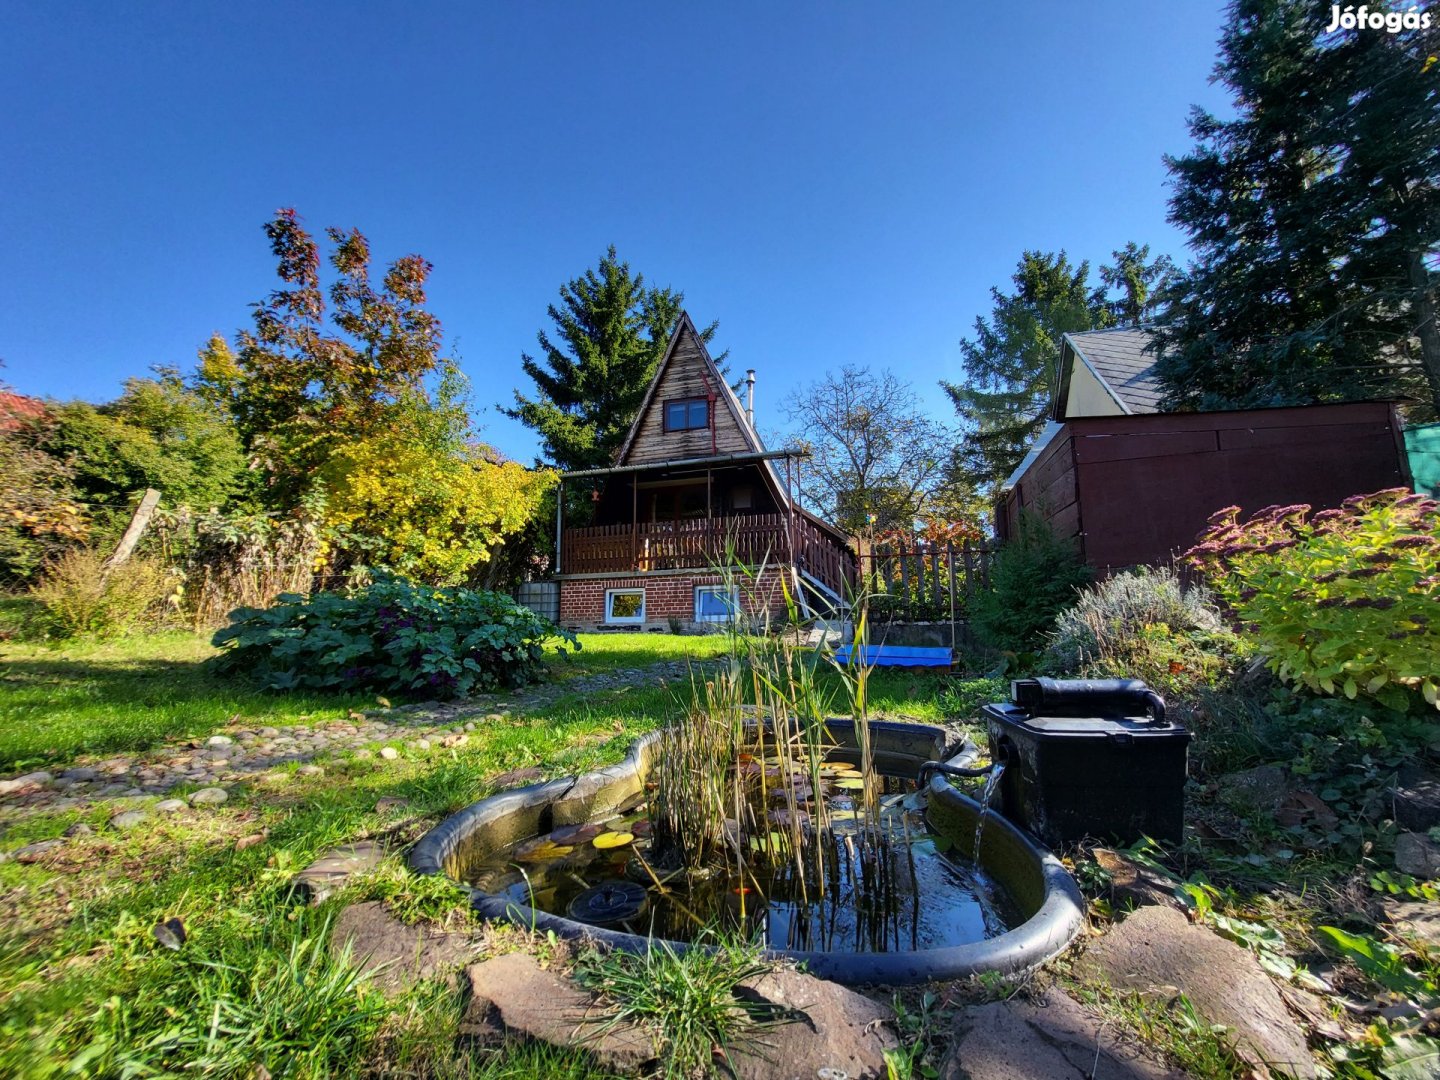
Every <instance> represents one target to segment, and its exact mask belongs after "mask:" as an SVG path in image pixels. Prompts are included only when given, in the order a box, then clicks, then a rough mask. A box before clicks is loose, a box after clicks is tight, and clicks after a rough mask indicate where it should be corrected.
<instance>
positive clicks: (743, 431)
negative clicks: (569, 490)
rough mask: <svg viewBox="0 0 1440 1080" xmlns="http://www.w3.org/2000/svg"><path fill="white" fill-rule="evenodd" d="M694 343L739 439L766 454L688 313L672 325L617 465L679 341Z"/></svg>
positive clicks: (631, 446)
mask: <svg viewBox="0 0 1440 1080" xmlns="http://www.w3.org/2000/svg"><path fill="white" fill-rule="evenodd" d="M687 340H688V341H690V342H693V344H694V346H695V351H696V352H697V353H698V354H699V357H700V363H701V364H702V365H703V366H704V369H705V376H706V378H707V379H708V380H709V381H710V383H711V385H712V386H713V388H714V390H715V397H716V400H717V401H723V402H724V403H725V408H726V409H727V410H728V411H729V413H730V417H731V419H732V420H734V422H735V426H736V428H738V429H739V431H740V435H741V437H742V438H744V439H745V440H746V442H748V443H749V446H750V451H751V452H752V453H757V454H761V453H764V452H765V445H764V443H763V442H761V440H760V435H759V433H758V432H756V430H755V428H754V427H753V426H752V425H751V423H750V421H749V420H747V419H746V418H745V410H744V409H743V408H742V407H741V405H740V399H739V398H737V397H736V396H735V391H734V390H732V389H730V384H729V383H727V382H726V381H725V377H724V376H723V375H721V374H720V368H719V367H718V366H716V364H715V361H714V360H713V359H711V357H710V350H709V349H707V348H706V347H705V339H704V338H702V337H701V336H700V331H699V330H697V329H696V328H695V324H694V322H692V321H691V319H690V314H689V312H686V311H682V312H680V318H679V319H677V320H676V322H675V330H674V332H673V333H672V334H671V335H670V344H669V345H667V346H666V347H665V355H664V356H662V357H661V358H660V364H659V366H657V367H656V368H655V377H654V378H653V379H651V380H650V386H649V388H648V389H647V390H646V391H645V399H644V400H643V401H642V402H641V403H640V408H639V410H638V411H637V412H636V413H635V419H634V420H633V421H632V422H631V424H630V430H629V432H627V433H626V435H625V441H624V442H623V443H621V444H620V450H619V452H618V453H617V454H616V455H615V464H616V465H617V466H619V465H624V464H626V463H627V461H628V459H629V457H630V451H631V450H632V449H634V446H635V436H636V435H638V434H639V433H640V428H641V426H642V425H643V424H644V423H645V418H646V416H648V415H649V414H650V407H651V406H652V405H653V404H654V403H655V391H656V389H657V388H658V387H659V386H660V383H661V382H663V381H664V379H665V373H666V371H668V370H669V368H670V362H671V360H673V359H674V357H675V353H676V351H677V350H678V348H679V346H680V344H681V342H684V341H687Z"/></svg>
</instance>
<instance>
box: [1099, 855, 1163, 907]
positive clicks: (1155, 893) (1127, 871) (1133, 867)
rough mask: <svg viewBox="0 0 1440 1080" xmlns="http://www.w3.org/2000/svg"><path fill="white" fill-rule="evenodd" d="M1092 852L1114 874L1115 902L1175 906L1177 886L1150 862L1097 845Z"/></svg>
mask: <svg viewBox="0 0 1440 1080" xmlns="http://www.w3.org/2000/svg"><path fill="white" fill-rule="evenodd" d="M1090 854H1091V856H1092V857H1093V858H1094V859H1095V861H1096V862H1097V863H1098V864H1099V865H1100V867H1101V869H1103V870H1104V871H1105V872H1106V873H1108V874H1109V875H1110V898H1111V901H1112V902H1113V903H1114V904H1115V906H1116V907H1117V908H1118V909H1120V910H1122V911H1123V910H1124V909H1125V908H1127V907H1144V906H1145V905H1147V904H1169V905H1172V906H1175V907H1178V906H1179V905H1180V901H1179V900H1177V899H1176V898H1175V886H1174V884H1173V883H1172V882H1170V881H1168V880H1166V879H1165V878H1164V877H1162V876H1161V875H1160V874H1157V873H1156V872H1155V871H1154V870H1151V869H1150V868H1149V867H1148V866H1142V865H1141V864H1139V863H1137V862H1135V861H1134V860H1133V859H1129V858H1127V857H1126V856H1125V855H1122V854H1121V853H1120V852H1118V851H1112V850H1111V849H1110V848H1096V849H1095V850H1094V851H1092V852H1091V853H1090Z"/></svg>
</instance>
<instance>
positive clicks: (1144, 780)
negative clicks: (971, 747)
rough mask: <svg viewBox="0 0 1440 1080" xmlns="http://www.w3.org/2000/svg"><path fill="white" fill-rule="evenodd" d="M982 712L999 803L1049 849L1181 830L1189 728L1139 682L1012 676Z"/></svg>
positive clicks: (1173, 839)
mask: <svg viewBox="0 0 1440 1080" xmlns="http://www.w3.org/2000/svg"><path fill="white" fill-rule="evenodd" d="M1010 696H1011V698H1012V700H1011V701H1010V702H1008V703H997V704H994V705H986V706H985V707H984V709H982V710H981V713H982V715H983V717H984V719H985V723H986V727H987V729H988V731H989V737H990V758H991V760H992V761H996V762H1003V763H1004V773H1003V775H1002V776H1001V777H1000V780H999V788H998V792H997V794H998V806H999V809H1000V810H1001V812H1002V813H1004V814H1005V816H1006V817H1008V818H1009V819H1010V820H1011V821H1013V822H1015V823H1016V824H1017V825H1019V826H1021V827H1022V828H1024V829H1027V830H1028V831H1029V832H1031V833H1032V834H1034V835H1035V836H1036V837H1037V838H1038V839H1040V840H1041V841H1042V842H1043V843H1044V844H1046V845H1047V846H1049V847H1052V848H1053V847H1060V846H1063V845H1066V844H1075V843H1079V842H1080V841H1083V840H1102V841H1106V842H1111V843H1118V844H1122V845H1128V844H1133V843H1135V842H1136V841H1138V840H1140V839H1141V838H1142V837H1149V838H1151V839H1153V840H1156V841H1159V842H1162V843H1178V842H1179V841H1180V840H1181V839H1182V837H1183V833H1184V817H1185V778H1186V774H1187V769H1188V758H1189V745H1190V733H1189V732H1188V731H1186V730H1185V728H1184V727H1182V726H1180V725H1179V724H1176V723H1173V722H1171V721H1170V720H1168V719H1167V718H1166V716H1165V702H1164V699H1162V698H1161V697H1160V695H1159V694H1157V693H1156V692H1155V691H1154V690H1152V689H1151V688H1150V687H1149V686H1147V685H1146V684H1145V683H1144V682H1142V681H1141V680H1139V679H1044V678H1036V679H1017V680H1015V681H1014V682H1012V683H1011V684H1010Z"/></svg>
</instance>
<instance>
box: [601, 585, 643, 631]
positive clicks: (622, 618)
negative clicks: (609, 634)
mask: <svg viewBox="0 0 1440 1080" xmlns="http://www.w3.org/2000/svg"><path fill="white" fill-rule="evenodd" d="M605 621H606V622H607V623H617V624H625V623H631V624H635V623H643V622H644V621H645V590H644V589H606V590H605Z"/></svg>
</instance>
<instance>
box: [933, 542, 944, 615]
mask: <svg viewBox="0 0 1440 1080" xmlns="http://www.w3.org/2000/svg"><path fill="white" fill-rule="evenodd" d="M930 574H931V577H930V602H931V603H932V604H934V605H935V610H936V611H939V610H940V609H941V608H942V607H943V606H944V605H943V604H941V602H940V545H939V544H936V545H935V546H934V547H932V548H931V549H930Z"/></svg>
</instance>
